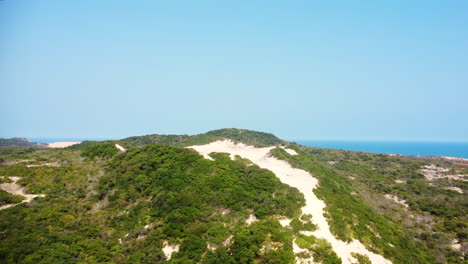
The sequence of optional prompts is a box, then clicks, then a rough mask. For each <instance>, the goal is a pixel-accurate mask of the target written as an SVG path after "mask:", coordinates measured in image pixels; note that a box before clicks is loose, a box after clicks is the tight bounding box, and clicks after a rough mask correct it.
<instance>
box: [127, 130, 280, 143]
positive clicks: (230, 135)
mask: <svg viewBox="0 0 468 264" xmlns="http://www.w3.org/2000/svg"><path fill="white" fill-rule="evenodd" d="M219 139H231V140H233V141H234V142H242V143H244V144H247V145H252V146H256V147H265V146H272V145H275V144H281V143H286V142H285V141H283V140H281V139H279V138H278V137H276V136H275V135H273V134H271V133H265V132H258V131H253V130H247V129H237V128H224V129H218V130H212V131H209V132H206V133H203V134H198V135H193V136H189V135H156V134H155V135H146V136H136V137H129V138H125V139H122V140H121V141H124V142H128V143H131V144H134V145H139V146H142V145H148V144H164V145H175V146H190V145H203V144H208V143H210V142H213V141H216V140H219Z"/></svg>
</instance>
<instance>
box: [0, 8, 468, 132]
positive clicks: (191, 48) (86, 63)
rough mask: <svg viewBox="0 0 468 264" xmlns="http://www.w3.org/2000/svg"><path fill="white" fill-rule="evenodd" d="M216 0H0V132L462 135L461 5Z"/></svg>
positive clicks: (466, 40)
mask: <svg viewBox="0 0 468 264" xmlns="http://www.w3.org/2000/svg"><path fill="white" fill-rule="evenodd" d="M220 2H223V3H222V4H221V3H220ZM224 2H227V1H164V2H163V1H115V0H113V1H110V0H99V1H95V0H93V1H91V0H89V1H85V0H80V1H59V0H57V1H48V0H42V1H26V0H4V1H0V89H1V93H0V94H1V101H0V102H1V104H0V113H1V114H0V137H13V136H23V137H54V138H57V137H78V138H84V137H91V138H122V137H126V136H133V135H142V134H152V133H158V134H159V133H171V134H172V133H175V134H183V133H187V134H194V133H201V132H206V131H208V130H211V129H217V128H224V127H237V128H247V129H254V130H260V131H267V132H272V133H275V134H276V135H278V136H280V137H281V138H285V139H342V140H355V139H359V140H382V139H386V140H439V141H440V140H442V141H457V140H459V141H468V1H466V0H460V1H450V0H446V1H440V0H437V1H431V0H421V1H419V0H412V1H408V0H401V1H400V0H392V1H379V0H372V1H362V0H359V1H358V0H356V1H229V2H230V3H224Z"/></svg>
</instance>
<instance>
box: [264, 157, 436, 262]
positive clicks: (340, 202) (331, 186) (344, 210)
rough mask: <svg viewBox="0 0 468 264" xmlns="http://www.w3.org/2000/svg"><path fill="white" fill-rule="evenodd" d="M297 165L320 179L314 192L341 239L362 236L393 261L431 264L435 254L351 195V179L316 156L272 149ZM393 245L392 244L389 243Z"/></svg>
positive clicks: (374, 249)
mask: <svg viewBox="0 0 468 264" xmlns="http://www.w3.org/2000/svg"><path fill="white" fill-rule="evenodd" d="M272 154H273V155H275V156H276V157H279V158H283V159H286V160H287V161H288V162H289V163H290V164H292V165H293V166H295V167H298V168H302V169H305V170H308V171H310V172H311V173H312V175H314V177H316V178H317V179H318V180H319V184H320V188H318V189H315V190H314V192H315V194H316V195H317V196H318V197H319V198H320V199H322V200H324V201H325V203H326V205H327V207H326V211H327V215H326V216H327V218H328V220H329V223H330V230H331V231H332V233H333V234H334V235H335V236H336V237H337V238H339V239H341V240H343V241H351V240H352V239H354V238H355V239H359V240H360V241H361V242H362V243H363V244H364V245H366V246H367V247H368V248H369V249H370V250H372V251H374V252H376V253H378V254H382V255H384V256H385V257H387V258H389V259H391V260H392V261H393V262H394V263H408V262H410V263H431V262H432V261H433V260H434V256H432V255H429V254H430V253H431V252H426V251H424V250H422V249H421V248H420V247H418V246H417V245H415V244H414V242H413V241H412V239H411V238H410V237H408V236H407V235H406V234H405V233H404V231H403V230H401V229H400V228H399V227H398V226H397V225H396V224H394V223H392V222H391V221H389V220H388V219H386V218H385V217H383V216H382V215H379V214H377V213H376V212H375V211H374V210H373V209H372V208H371V207H370V206H368V205H367V204H366V203H365V202H364V201H363V200H362V199H361V198H360V197H358V196H354V195H352V184H351V182H350V180H349V179H348V178H347V177H346V176H344V175H341V174H338V173H336V172H335V171H333V170H331V169H328V168H326V167H325V166H322V165H320V164H319V163H318V162H317V161H316V160H315V159H314V157H313V156H311V155H305V154H304V153H303V152H302V153H300V154H299V155H294V156H291V155H287V154H286V153H285V151H284V150H282V149H279V148H276V149H274V150H273V151H272ZM390 244H391V245H390Z"/></svg>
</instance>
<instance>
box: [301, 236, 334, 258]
mask: <svg viewBox="0 0 468 264" xmlns="http://www.w3.org/2000/svg"><path fill="white" fill-rule="evenodd" d="M296 243H297V245H298V246H299V247H300V248H304V249H308V250H309V251H310V252H312V256H313V258H314V261H315V262H319V263H326V264H341V263H342V262H341V259H340V258H338V256H337V255H336V253H335V252H334V251H333V249H332V247H331V245H330V243H328V242H327V241H326V240H324V239H318V238H316V237H314V236H306V235H303V234H299V235H298V236H297V238H296Z"/></svg>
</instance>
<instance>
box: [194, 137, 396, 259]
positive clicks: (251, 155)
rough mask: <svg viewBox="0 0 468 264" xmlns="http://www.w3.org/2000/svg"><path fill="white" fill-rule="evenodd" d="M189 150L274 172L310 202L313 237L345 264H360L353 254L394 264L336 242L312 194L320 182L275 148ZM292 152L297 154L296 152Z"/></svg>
mask: <svg viewBox="0 0 468 264" xmlns="http://www.w3.org/2000/svg"><path fill="white" fill-rule="evenodd" d="M189 148H192V149H194V150H196V151H198V152H199V153H200V154H202V155H203V156H204V157H205V158H207V159H211V158H210V157H209V156H208V154H209V153H212V152H224V153H229V154H230V156H231V158H234V156H235V155H239V156H241V157H242V158H247V159H249V160H251V161H252V162H253V163H255V164H257V165H258V166H260V167H262V168H265V169H268V170H270V171H272V172H273V173H274V174H275V175H276V176H277V177H278V178H279V179H280V180H281V182H283V183H285V184H288V185H290V186H292V187H295V188H297V189H298V190H299V191H300V192H302V193H303V194H304V197H305V200H306V206H304V207H302V213H303V214H311V215H312V216H313V218H312V221H313V222H314V223H315V224H316V225H317V227H318V228H317V230H316V231H314V232H311V234H313V235H314V236H316V237H318V238H324V239H326V240H327V241H328V242H330V244H331V246H332V248H333V250H334V251H335V252H336V254H337V255H338V256H339V257H340V258H341V259H342V261H343V263H353V262H356V261H357V260H356V259H355V258H353V257H352V256H351V253H352V252H356V253H359V254H362V255H367V256H368V257H369V259H370V260H371V261H372V263H374V264H375V263H385V264H387V263H391V262H390V261H389V260H387V259H385V258H384V257H382V256H380V255H377V254H375V253H372V252H370V251H369V250H367V249H366V247H365V246H364V245H363V244H362V243H361V242H359V241H358V240H353V241H352V242H351V243H345V242H343V241H341V240H338V239H336V238H335V237H334V236H333V235H332V234H331V232H330V227H329V225H328V222H327V220H326V219H325V217H324V216H323V213H324V208H325V203H324V202H323V201H322V200H319V199H318V198H317V196H316V195H315V194H314V193H313V192H312V190H313V189H315V188H316V187H317V183H318V181H317V179H315V178H314V177H312V175H311V174H310V173H308V172H306V171H304V170H300V169H296V168H293V167H291V165H290V164H289V163H287V162H286V161H283V160H279V159H277V158H275V157H272V156H271V155H270V154H269V153H270V151H271V150H272V149H273V148H274V147H266V148H255V147H253V146H247V145H244V144H242V143H239V144H234V143H233V142H232V141H229V140H223V141H216V142H212V143H210V144H207V145H201V146H191V147H189ZM288 152H289V153H294V152H292V151H288Z"/></svg>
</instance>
